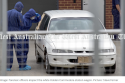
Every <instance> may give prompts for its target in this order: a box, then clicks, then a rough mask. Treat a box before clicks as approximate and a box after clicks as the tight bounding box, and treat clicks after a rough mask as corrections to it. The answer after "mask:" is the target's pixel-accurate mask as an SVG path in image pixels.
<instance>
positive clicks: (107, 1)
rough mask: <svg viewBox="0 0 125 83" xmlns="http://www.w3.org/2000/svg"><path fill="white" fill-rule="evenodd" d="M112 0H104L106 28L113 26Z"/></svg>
mask: <svg viewBox="0 0 125 83" xmlns="http://www.w3.org/2000/svg"><path fill="white" fill-rule="evenodd" d="M111 10H112V0H105V26H106V28H107V29H112V28H113V16H112V12H111Z"/></svg>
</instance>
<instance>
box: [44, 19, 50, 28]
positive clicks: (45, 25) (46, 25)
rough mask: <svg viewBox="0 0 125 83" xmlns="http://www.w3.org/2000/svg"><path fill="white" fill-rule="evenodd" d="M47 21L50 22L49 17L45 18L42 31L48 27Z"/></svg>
mask: <svg viewBox="0 0 125 83" xmlns="http://www.w3.org/2000/svg"><path fill="white" fill-rule="evenodd" d="M49 20H50V18H49V17H47V20H46V22H45V24H44V26H43V27H44V30H47V27H48V24H49Z"/></svg>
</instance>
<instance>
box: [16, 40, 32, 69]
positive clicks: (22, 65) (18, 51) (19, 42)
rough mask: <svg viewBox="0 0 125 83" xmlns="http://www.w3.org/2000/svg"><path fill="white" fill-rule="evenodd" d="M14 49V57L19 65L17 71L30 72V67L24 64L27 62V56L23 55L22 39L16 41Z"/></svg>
mask: <svg viewBox="0 0 125 83" xmlns="http://www.w3.org/2000/svg"><path fill="white" fill-rule="evenodd" d="M15 47H16V55H17V60H18V63H19V70H30V69H31V67H30V66H28V65H27V64H26V62H27V55H26V54H24V40H23V39H17V44H16V45H15Z"/></svg>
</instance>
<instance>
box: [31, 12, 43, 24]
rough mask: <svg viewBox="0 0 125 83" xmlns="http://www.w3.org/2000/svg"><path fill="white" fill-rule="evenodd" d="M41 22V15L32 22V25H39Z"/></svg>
mask: <svg viewBox="0 0 125 83" xmlns="http://www.w3.org/2000/svg"><path fill="white" fill-rule="evenodd" d="M40 20H41V15H40V14H38V16H36V18H35V19H34V20H32V23H38V22H39V21H40Z"/></svg>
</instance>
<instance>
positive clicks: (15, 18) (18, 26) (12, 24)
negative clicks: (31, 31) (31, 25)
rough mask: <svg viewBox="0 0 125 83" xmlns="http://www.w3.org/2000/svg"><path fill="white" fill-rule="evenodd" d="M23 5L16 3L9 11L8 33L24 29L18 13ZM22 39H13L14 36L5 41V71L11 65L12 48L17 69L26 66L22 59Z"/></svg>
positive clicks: (21, 18)
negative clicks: (17, 65) (15, 57)
mask: <svg viewBox="0 0 125 83" xmlns="http://www.w3.org/2000/svg"><path fill="white" fill-rule="evenodd" d="M23 7H24V6H23V4H22V3H21V2H17V3H16V4H15V7H14V9H12V10H9V11H8V12H7V13H8V31H21V30H22V27H24V26H25V25H24V21H23V15H22V14H21V13H20V12H21V11H22V9H23ZM21 42H22V39H15V37H14V36H11V38H10V39H8V40H7V69H8V68H9V69H11V68H12V64H13V46H14V48H15V52H16V56H17V61H18V64H19V68H24V67H25V66H26V61H25V59H24V54H23V52H22V51H21V50H22V44H21Z"/></svg>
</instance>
